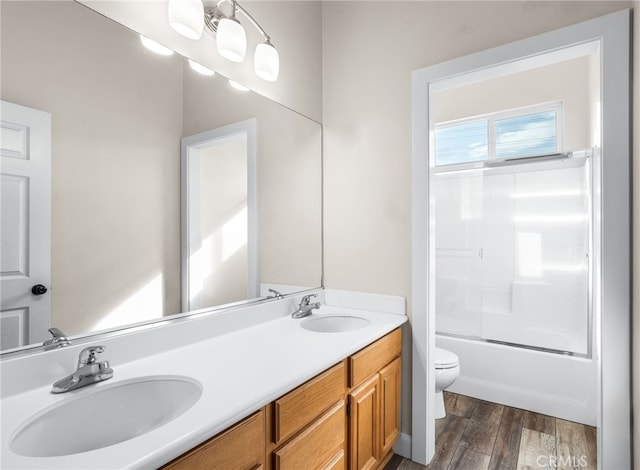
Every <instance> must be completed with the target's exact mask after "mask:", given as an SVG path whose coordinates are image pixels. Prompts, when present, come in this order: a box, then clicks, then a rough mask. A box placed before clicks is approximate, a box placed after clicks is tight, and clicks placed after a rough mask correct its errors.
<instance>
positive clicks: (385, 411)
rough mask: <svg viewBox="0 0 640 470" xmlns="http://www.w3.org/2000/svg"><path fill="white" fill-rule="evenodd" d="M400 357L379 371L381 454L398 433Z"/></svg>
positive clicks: (384, 453) (384, 452) (388, 448)
mask: <svg viewBox="0 0 640 470" xmlns="http://www.w3.org/2000/svg"><path fill="white" fill-rule="evenodd" d="M400 366H401V362H400V358H399V357H398V358H396V359H395V360H394V361H393V362H391V364H389V365H388V366H386V367H385V368H383V369H382V370H381V371H380V420H381V422H380V430H381V439H382V442H381V444H382V449H381V455H382V456H385V455H387V452H389V451H390V450H391V448H392V447H393V444H394V443H395V442H396V439H397V438H398V436H399V435H400Z"/></svg>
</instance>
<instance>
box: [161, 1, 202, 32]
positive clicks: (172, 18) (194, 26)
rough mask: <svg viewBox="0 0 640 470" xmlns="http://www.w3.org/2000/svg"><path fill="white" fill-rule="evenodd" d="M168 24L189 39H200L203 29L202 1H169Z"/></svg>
mask: <svg viewBox="0 0 640 470" xmlns="http://www.w3.org/2000/svg"><path fill="white" fill-rule="evenodd" d="M169 24H170V25H171V27H172V28H173V29H174V30H175V31H177V32H178V33H180V34H182V35H183V36H185V37H187V38H189V39H200V36H202V29H203V27H204V6H203V5H202V0H169Z"/></svg>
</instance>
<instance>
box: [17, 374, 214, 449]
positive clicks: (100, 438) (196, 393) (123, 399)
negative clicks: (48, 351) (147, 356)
mask: <svg viewBox="0 0 640 470" xmlns="http://www.w3.org/2000/svg"><path fill="white" fill-rule="evenodd" d="M89 387H91V386H89ZM86 390H87V389H84V390H83V389H80V390H78V392H71V393H70V394H69V397H68V398H67V399H65V400H63V401H62V402H61V403H58V404H55V405H53V406H51V407H49V408H46V409H44V410H43V411H41V412H40V413H37V414H36V415H35V416H33V417H32V418H30V419H29V420H27V421H26V422H25V423H24V424H23V425H22V426H20V428H19V429H18V431H17V433H16V434H15V437H13V439H12V440H11V444H10V448H11V450H12V451H14V452H15V453H16V454H19V455H22V456H25V457H56V456H61V455H70V454H77V453H80V452H88V451H90V450H95V449H100V448H102V447H107V446H110V445H113V444H117V443H119V442H123V441H126V440H129V439H132V438H134V437H136V436H140V435H141V434H145V433H147V432H149V431H151V430H153V429H156V428H158V427H159V426H162V425H163V424H166V423H168V422H169V421H172V420H173V419H175V418H177V417H178V416H180V415H181V414H182V413H184V412H185V411H187V410H188V409H189V408H191V407H192V406H193V405H194V404H195V403H196V402H197V401H198V399H199V398H200V396H201V395H202V387H201V386H200V384H199V383H198V382H196V381H195V380H192V379H189V378H187V377H180V376H149V377H143V378H137V379H132V380H126V381H122V382H119V383H114V384H109V385H107V386H103V387H100V388H99V389H96V390H95V391H93V392H91V393H88V394H82V395H81V396H76V397H74V396H73V394H75V393H81V392H82V391H86Z"/></svg>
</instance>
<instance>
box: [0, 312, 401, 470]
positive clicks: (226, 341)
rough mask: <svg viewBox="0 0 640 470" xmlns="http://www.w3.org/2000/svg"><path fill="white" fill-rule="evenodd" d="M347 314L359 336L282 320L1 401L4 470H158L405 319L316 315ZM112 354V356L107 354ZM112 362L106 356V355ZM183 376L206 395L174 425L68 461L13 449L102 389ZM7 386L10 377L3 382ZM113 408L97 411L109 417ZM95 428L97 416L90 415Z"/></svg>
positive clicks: (375, 315) (367, 314)
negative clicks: (37, 418)
mask: <svg viewBox="0 0 640 470" xmlns="http://www.w3.org/2000/svg"><path fill="white" fill-rule="evenodd" d="M338 313H344V314H349V315H356V316H360V317H365V318H367V319H369V320H370V321H371V323H370V324H369V325H368V326H366V327H364V328H361V329H359V330H354V331H348V332H341V333H316V332H312V331H307V330H305V329H303V328H301V327H300V323H301V322H302V321H304V319H302V320H295V319H292V318H291V317H290V316H288V315H287V316H283V317H280V318H277V319H274V320H271V321H268V322H265V323H260V324H258V325H255V326H249V327H246V328H242V329H239V330H237V331H233V332H229V333H225V334H223V335H221V336H217V337H214V338H211V339H208V340H205V341H200V342H198V343H195V344H192V345H188V346H183V347H179V348H175V349H171V350H168V351H166V352H163V353H159V354H155V355H151V356H147V357H143V358H142V359H138V360H135V361H132V362H126V363H123V364H117V365H113V368H114V372H115V374H114V377H113V378H112V379H110V380H107V381H104V382H101V383H98V384H95V385H91V386H88V387H85V388H82V389H79V390H77V391H73V392H69V393H64V394H59V395H54V394H52V393H50V391H51V386H50V385H47V386H46V387H39V388H36V389H33V390H28V391H25V392H23V393H19V394H16V395H12V396H8V397H7V398H4V399H3V400H2V404H1V406H2V409H1V412H2V456H1V464H2V465H1V467H2V468H3V469H7V470H8V469H14V468H16V469H18V468H31V469H36V468H37V469H83V470H87V469H101V468H104V469H107V468H108V469H114V468H146V469H148V468H155V467H159V466H161V465H163V464H165V463H167V462H168V461H170V460H172V459H173V458H175V457H177V456H179V455H181V454H182V453H184V452H185V451H187V450H189V449H191V448H193V447H195V446H197V445H198V444H200V443H202V442H203V441H205V440H207V439H208V438H210V437H212V436H214V435H215V434H218V433H219V432H220V431H222V430H224V429H226V428H227V427H229V426H230V425H232V424H233V423H235V422H237V421H239V420H241V419H242V418H244V417H246V416H248V415H250V414H251V413H253V412H255V411H256V410H258V409H260V408H261V407H263V406H264V405H266V404H267V403H270V402H271V401H273V400H275V399H276V398H278V397H280V396H282V395H283V394H285V393H287V392H288V391H290V390H292V389H293V388H295V387H297V386H298V385H300V384H302V383H304V382H305V381H307V380H309V379H310V378H312V377H313V376H315V375H317V374H319V373H320V372H322V371H324V370H325V369H327V368H328V367H330V366H331V365H333V364H335V363H337V362H339V361H340V360H342V359H344V358H345V357H347V356H349V355H350V354H352V353H354V352H356V351H358V350H360V349H362V348H363V347H365V346H367V345H368V344H370V343H372V342H373V341H375V340H376V339H378V338H380V337H382V336H383V335H385V334H386V333H388V332H390V331H392V330H393V329H395V328H397V327H398V326H400V325H401V324H403V323H404V322H405V321H406V319H407V317H406V316H405V315H398V314H390V313H380V312H375V311H369V310H358V309H352V308H344V307H336V306H323V307H322V308H321V309H320V310H319V311H317V312H316V313H314V315H313V316H316V317H317V316H321V315H331V314H338ZM307 318H309V317H307ZM105 354H106V353H105ZM105 358H106V359H108V355H107V356H106V357H105ZM166 375H178V376H186V377H189V378H191V379H195V380H196V381H198V382H199V383H200V384H201V385H202V389H203V392H202V396H201V397H200V399H199V400H198V401H197V402H196V404H195V405H193V407H191V408H190V409H189V410H187V411H186V412H185V413H184V414H182V415H181V416H179V417H178V418H176V419H175V420H173V421H171V422H169V423H167V424H165V425H163V426H160V427H159V428H157V429H154V430H152V431H150V432H148V433H146V434H143V435H141V436H138V437H136V438H133V439H130V440H128V441H125V442H122V443H119V444H115V445H112V446H109V447H105V448H102V449H98V450H95V451H90V452H83V453H80V454H73V455H68V456H63V457H37V458H34V457H23V456H20V455H17V454H15V453H14V452H12V451H11V449H10V448H9V443H10V441H11V438H12V435H13V434H14V433H15V431H16V430H17V429H19V427H20V426H21V424H22V423H24V422H25V421H27V420H28V419H30V418H31V417H32V416H33V415H34V413H36V412H38V411H39V410H42V409H43V408H47V407H50V406H52V405H54V404H56V403H59V402H62V401H64V400H68V399H69V398H72V397H78V396H81V395H84V394H90V393H92V392H94V391H95V390H97V389H98V388H99V387H104V386H112V385H113V384H114V383H115V382H119V381H124V380H129V379H134V378H139V377H144V376H166ZM3 379H4V380H7V379H8V378H7V377H3ZM108 412H109V410H96V413H108ZM87 426H91V417H90V416H88V417H87Z"/></svg>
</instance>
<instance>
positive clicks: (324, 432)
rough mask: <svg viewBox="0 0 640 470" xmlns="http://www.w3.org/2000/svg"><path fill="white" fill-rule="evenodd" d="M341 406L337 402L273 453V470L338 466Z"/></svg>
mask: <svg viewBox="0 0 640 470" xmlns="http://www.w3.org/2000/svg"><path fill="white" fill-rule="evenodd" d="M344 429H345V407H344V401H343V400H340V402H339V403H338V404H336V405H335V406H334V407H333V408H331V409H330V410H329V411H327V412H326V413H324V414H323V415H322V416H321V417H320V418H318V419H317V420H316V421H314V422H312V423H311V425H309V426H308V427H307V428H305V429H304V430H303V431H302V432H301V433H300V434H298V435H297V436H295V437H294V438H293V439H291V440H290V441H289V442H287V443H286V444H284V445H283V446H282V447H280V448H279V449H277V450H275V451H274V452H273V455H274V468H275V469H276V470H300V469H310V470H311V469H321V468H335V469H338V468H344V467H340V465H339V461H340V460H341V458H342V457H343V456H344V444H345V442H344V440H345V436H344Z"/></svg>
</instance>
